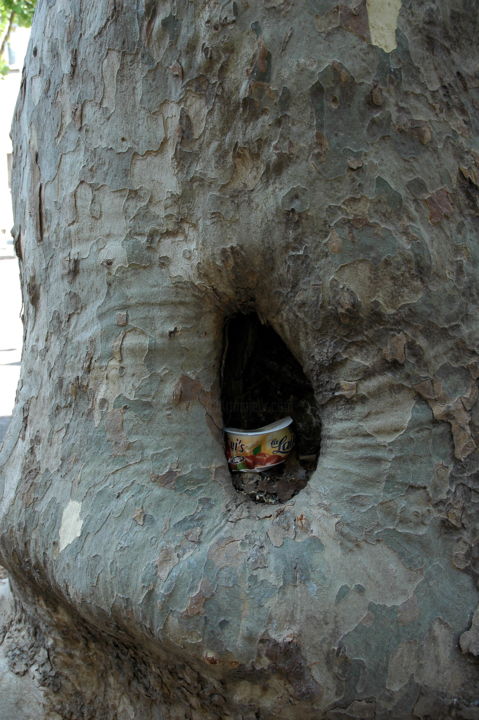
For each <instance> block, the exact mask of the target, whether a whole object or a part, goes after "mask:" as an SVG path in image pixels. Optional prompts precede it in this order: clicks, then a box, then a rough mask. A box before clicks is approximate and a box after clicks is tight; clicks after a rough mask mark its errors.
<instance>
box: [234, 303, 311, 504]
mask: <svg viewBox="0 0 479 720" xmlns="http://www.w3.org/2000/svg"><path fill="white" fill-rule="evenodd" d="M221 404H222V411H223V423H224V426H225V427H234V428H241V429H244V430H254V429H256V428H259V427H262V426H263V425H268V424H270V423H273V422H275V421H276V420H279V419H281V418H283V417H285V416H287V415H290V416H291V417H292V418H293V420H294V425H293V430H294V434H295V447H294V449H293V451H292V452H291V453H290V455H289V456H288V459H287V460H286V462H284V463H282V464H279V465H277V466H276V467H274V468H271V469H268V470H265V471H263V472H235V471H233V470H231V466H230V470H231V476H232V481H233V485H234V487H235V488H236V490H238V491H239V492H242V493H245V494H246V495H248V496H249V497H250V498H251V499H252V500H255V501H256V502H267V503H278V502H279V503H281V502H286V501H287V500H289V499H290V498H291V497H293V496H294V495H296V494H297V493H298V492H299V491H300V490H302V488H304V487H305V485H306V484H307V482H308V480H309V477H310V475H311V473H312V472H313V471H314V469H315V468H316V463H317V457H318V454H319V446H320V439H321V423H320V418H319V411H318V407H317V404H316V399H315V395H314V390H313V387H312V385H311V383H310V382H309V380H308V378H307V377H306V375H305V374H304V372H303V369H302V367H301V365H300V363H299V362H298V361H297V360H296V358H295V357H294V356H293V355H292V353H291V352H290V351H289V350H288V348H287V347H286V345H285V343H284V342H283V341H282V340H281V338H280V337H279V335H278V334H277V333H276V332H275V331H274V330H273V329H272V328H271V327H269V326H268V325H262V324H261V322H260V320H259V318H258V316H257V315H256V313H250V314H248V315H241V314H238V315H234V316H233V317H231V318H230V319H228V320H227V322H226V324H225V331H224V350H223V361H222V368H221Z"/></svg>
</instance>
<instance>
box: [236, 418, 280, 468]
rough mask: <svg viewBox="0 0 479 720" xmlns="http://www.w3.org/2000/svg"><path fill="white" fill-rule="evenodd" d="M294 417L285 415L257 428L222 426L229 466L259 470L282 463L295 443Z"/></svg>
mask: <svg viewBox="0 0 479 720" xmlns="http://www.w3.org/2000/svg"><path fill="white" fill-rule="evenodd" d="M292 423H293V418H291V417H284V418H281V420H277V421H276V422H274V423H271V424H270V425H265V426H264V427H260V428H256V430H242V429H240V428H231V427H226V428H224V432H225V435H226V458H227V460H228V465H229V466H230V469H231V470H235V471H239V472H262V471H263V470H268V469H269V468H272V467H275V466H276V465H279V464H280V463H283V462H284V461H285V460H286V458H287V457H288V455H289V453H290V452H291V450H292V448H293V446H294V434H293V431H292V429H291V425H292Z"/></svg>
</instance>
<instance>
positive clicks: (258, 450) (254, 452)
mask: <svg viewBox="0 0 479 720" xmlns="http://www.w3.org/2000/svg"><path fill="white" fill-rule="evenodd" d="M260 452H261V445H258V446H257V447H255V449H254V450H253V455H258V453H260Z"/></svg>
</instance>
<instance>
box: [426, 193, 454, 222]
mask: <svg viewBox="0 0 479 720" xmlns="http://www.w3.org/2000/svg"><path fill="white" fill-rule="evenodd" d="M426 204H427V206H428V208H429V220H430V222H431V223H432V224H433V225H437V224H438V223H440V222H441V220H443V218H448V217H450V216H451V215H452V211H453V209H454V208H453V206H452V204H451V201H450V199H449V193H448V191H447V190H446V189H445V188H441V190H438V191H437V192H435V193H433V195H430V196H429V197H428V198H426Z"/></svg>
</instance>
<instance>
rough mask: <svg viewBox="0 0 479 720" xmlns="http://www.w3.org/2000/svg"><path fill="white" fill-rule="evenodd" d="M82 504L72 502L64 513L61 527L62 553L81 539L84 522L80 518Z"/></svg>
mask: <svg viewBox="0 0 479 720" xmlns="http://www.w3.org/2000/svg"><path fill="white" fill-rule="evenodd" d="M80 510H81V503H79V502H77V501H76V500H70V502H69V503H68V505H67V506H66V508H65V509H64V511H63V515H62V524H61V527H60V552H61V551H62V550H64V549H65V548H66V547H67V545H70V543H72V542H73V541H74V540H75V538H77V537H80V533H81V529H82V525H83V520H82V519H81V517H80Z"/></svg>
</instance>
